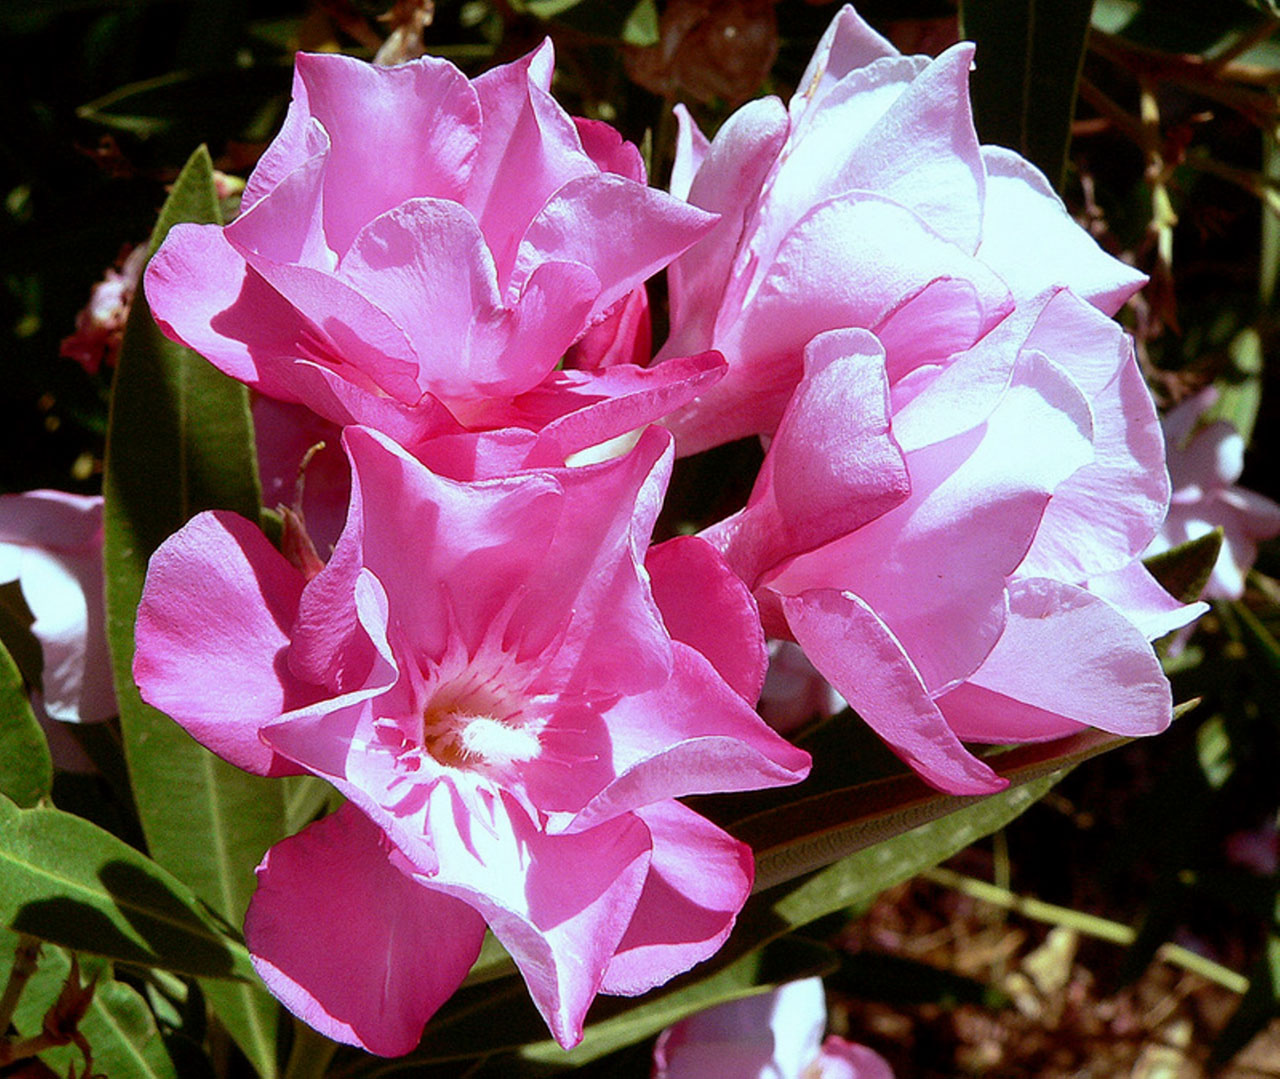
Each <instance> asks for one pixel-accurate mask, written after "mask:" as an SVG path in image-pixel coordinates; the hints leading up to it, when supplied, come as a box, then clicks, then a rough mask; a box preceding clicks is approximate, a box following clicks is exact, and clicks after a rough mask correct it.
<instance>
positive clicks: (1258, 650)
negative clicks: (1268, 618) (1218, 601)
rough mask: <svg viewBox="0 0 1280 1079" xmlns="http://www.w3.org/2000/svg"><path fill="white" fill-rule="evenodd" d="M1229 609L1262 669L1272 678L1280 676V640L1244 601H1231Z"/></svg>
mask: <svg viewBox="0 0 1280 1079" xmlns="http://www.w3.org/2000/svg"><path fill="white" fill-rule="evenodd" d="M1231 610H1232V612H1233V613H1234V614H1235V616H1236V618H1237V619H1238V620H1239V623H1240V628H1241V629H1242V630H1243V631H1244V637H1245V641H1246V644H1248V645H1249V650H1250V652H1252V653H1253V654H1254V655H1255V656H1257V657H1258V658H1260V659H1261V660H1262V665H1263V667H1264V669H1266V670H1268V671H1270V673H1271V675H1272V677H1273V678H1275V677H1277V676H1280V641H1277V640H1276V639H1275V637H1274V636H1273V635H1272V633H1271V631H1270V630H1269V629H1267V627H1266V626H1265V625H1263V623H1262V620H1261V619H1260V618H1259V617H1258V616H1257V615H1256V614H1254V613H1253V611H1252V610H1250V609H1249V607H1247V606H1246V605H1245V604H1244V603H1241V602H1240V601H1239V600H1234V601H1232V603H1231Z"/></svg>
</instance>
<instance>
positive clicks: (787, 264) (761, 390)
mask: <svg viewBox="0 0 1280 1079" xmlns="http://www.w3.org/2000/svg"><path fill="white" fill-rule="evenodd" d="M972 58H973V47H972V45H968V44H961V45H956V46H954V47H952V48H950V49H948V50H947V51H946V52H944V53H943V54H942V55H941V56H939V57H938V58H937V59H936V60H931V59H929V58H928V57H919V56H902V55H900V54H899V53H898V51H897V50H896V49H895V48H894V47H893V46H892V45H890V44H889V43H888V42H887V41H885V40H884V39H883V38H882V37H880V36H879V35H878V34H876V33H875V32H874V31H873V30H872V29H871V28H870V27H868V26H867V25H866V24H865V23H864V22H863V21H862V20H861V19H860V18H859V17H858V15H857V14H856V13H855V12H854V11H853V9H852V8H850V7H845V8H844V9H843V10H842V11H841V12H840V13H839V14H838V15H837V16H836V18H835V20H834V21H833V22H832V23H831V26H830V28H829V29H828V30H827V33H826V35H825V36H824V37H823V39H822V41H821V43H820V44H819V45H818V48H817V51H816V52H815V54H814V56H813V59H812V60H811V61H810V64H809V67H808V69H807V70H806V71H805V73H804V75H803V77H802V78H801V81H800V88H799V90H798V91H797V93H796V94H795V95H794V96H793V97H792V99H791V102H790V105H789V106H786V105H784V104H783V103H782V102H781V101H779V100H778V99H777V98H772V97H771V98H765V99H762V100H758V101H754V102H751V103H750V104H748V105H746V106H744V107H743V108H741V109H739V110H738V111H737V112H736V113H734V114H733V116H731V117H730V118H729V120H728V121H727V122H726V123H725V124H724V126H723V127H721V128H720V130H719V131H718V132H717V134H716V137H715V139H714V140H713V141H712V142H710V143H708V142H707V140H706V139H705V138H704V137H703V136H702V135H701V133H700V132H699V131H698V130H697V128H696V126H695V125H694V123H693V121H692V120H691V119H690V117H689V116H688V114H687V113H685V112H684V111H683V110H679V118H680V135H679V141H678V144H677V153H676V162H675V167H674V170H673V173H672V180H671V190H672V192H673V193H674V194H677V195H680V196H682V197H684V198H687V199H688V200H689V202H690V203H692V204H693V205H695V206H700V207H702V208H703V209H706V210H710V211H714V212H716V213H719V214H720V215H721V217H720V220H719V221H718V222H717V223H716V225H715V226H714V228H713V229H712V230H711V232H710V233H708V235H707V236H706V237H705V238H704V239H702V240H701V241H699V243H697V244H696V245H695V246H694V247H692V248H691V249H690V250H689V251H688V252H686V253H685V254H684V255H683V256H681V257H680V258H679V259H678V260H676V262H674V263H673V264H672V266H671V267H670V270H669V280H670V296H671V336H670V338H669V339H668V340H667V342H666V344H665V345H664V346H663V348H662V350H661V352H660V353H659V355H658V358H659V359H660V360H663V359H666V358H667V357H678V356H686V355H689V354H691V353H694V352H701V351H703V350H705V349H717V350H719V351H720V352H722V353H723V354H724V356H725V358H726V360H727V361H728V364H729V369H728V372H727V374H726V375H725V377H724V378H723V379H722V380H721V381H720V382H718V383H717V384H716V385H714V386H713V387H711V388H709V389H707V390H704V391H703V392H702V393H701V394H700V396H699V397H698V398H697V399H696V400H695V401H693V402H691V403H690V404H688V405H686V406H684V407H683V408H681V409H679V410H677V411H676V412H675V413H674V415H672V416H671V417H669V418H668V419H667V420H666V421H664V422H666V424H667V426H669V427H670V428H671V429H672V430H673V431H674V432H675V434H676V446H677V452H678V453H680V454H690V453H695V452H697V451H699V450H703V449H706V448H708V447H710V446H714V445H717V444H719V443H722V442H727V441H730V440H732V439H735V438H742V437H744V436H747V435H753V434H766V435H767V434H770V433H772V432H773V430H774V429H775V428H776V426H777V424H778V421H779V419H780V417H781V416H782V412H783V409H784V408H785V407H786V403H787V400H788V398H789V397H790V395H791V392H792V391H793V390H794V389H795V387H796V385H797V383H798V382H799V381H800V379H801V376H802V374H803V362H802V355H803V352H804V347H805V345H806V344H808V342H809V341H810V340H811V339H812V338H813V337H814V336H815V335H817V334H819V333H822V332H824V331H827V330H834V329H842V328H847V327H859V328H862V329H867V330H871V331H873V332H874V333H875V334H876V335H877V336H878V337H879V338H880V339H881V340H882V341H884V343H885V345H886V347H888V348H890V349H892V347H893V346H894V344H895V343H896V342H898V341H899V340H910V341H911V342H912V343H913V345H914V346H915V347H916V349H917V351H922V352H924V353H925V355H924V356H923V357H922V362H930V363H937V362H941V361H944V360H945V359H946V358H947V357H948V356H950V355H952V354H953V353H956V352H959V351H963V350H965V349H967V348H971V347H972V346H973V345H975V344H976V343H977V342H978V341H979V340H981V338H982V337H983V336H984V335H985V334H987V333H989V332H990V331H991V330H992V329H993V328H994V327H995V326H996V325H997V324H998V323H999V322H1000V321H1001V320H1002V319H1004V318H1005V317H1007V316H1008V314H1009V313H1010V311H1012V310H1013V309H1014V308H1015V306H1017V305H1019V304H1021V303H1024V302H1026V301H1029V300H1031V299H1032V298H1034V297H1035V296H1037V295H1038V294H1040V293H1042V292H1043V291H1044V290H1045V289H1046V288H1048V287H1051V286H1055V285H1068V286H1070V287H1071V288H1072V290H1073V291H1074V292H1075V293H1076V294H1077V295H1078V296H1080V297H1082V298H1084V299H1086V300H1088V301H1089V302H1090V303H1092V304H1094V305H1095V306H1097V307H1098V308H1100V309H1101V310H1102V311H1103V312H1105V313H1107V314H1112V313H1114V312H1115V311H1116V310H1117V309H1118V308H1119V307H1120V306H1121V304H1122V303H1123V302H1124V301H1125V299H1126V298H1127V297H1128V296H1130V295H1131V294H1132V293H1133V292H1135V291H1136V290H1137V289H1138V288H1139V287H1140V286H1141V284H1142V281H1143V277H1142V275H1141V274H1139V273H1137V272H1136V271H1134V270H1133V269H1132V268H1131V267H1129V266H1126V265H1124V264H1122V263H1120V262H1118V261H1116V260H1115V259H1113V258H1111V257H1109V256H1107V255H1105V254H1104V253H1103V252H1102V251H1101V250H1100V249H1099V248H1098V246H1097V245H1096V243H1095V242H1094V241H1093V240H1092V239H1091V238H1090V237H1089V235H1088V234H1087V233H1086V232H1085V231H1084V230H1083V229H1081V228H1079V227H1078V226H1077V225H1076V224H1075V223H1074V222H1073V221H1072V220H1071V218H1070V217H1069V216H1068V214H1067V212H1066V210H1065V209H1064V207H1063V205H1062V203H1061V201H1060V200H1059V199H1058V197H1057V196H1056V195H1055V194H1054V193H1053V190H1052V188H1051V187H1050V186H1049V184H1048V183H1047V181H1046V180H1045V178H1044V177H1043V176H1042V175H1041V174H1040V173H1039V172H1038V171H1037V170H1036V169H1035V168H1033V167H1032V166H1031V165H1030V164H1028V163H1027V162H1026V161H1024V160H1023V159H1022V158H1021V157H1019V156H1018V155H1017V154H1014V153H1012V152H1011V151H1008V150H1005V149H1002V148H999V147H992V146H979V144H978V139H977V136H976V134H975V132H974V128H973V120H972V116H971V114H970V107H969V87H968V78H969V69H970V65H971V63H972Z"/></svg>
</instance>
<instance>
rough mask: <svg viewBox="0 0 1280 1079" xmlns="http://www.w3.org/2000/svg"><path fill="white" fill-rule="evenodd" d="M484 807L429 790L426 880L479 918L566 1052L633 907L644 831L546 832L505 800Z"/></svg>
mask: <svg viewBox="0 0 1280 1079" xmlns="http://www.w3.org/2000/svg"><path fill="white" fill-rule="evenodd" d="M488 805H489V807H490V808H489V809H488V810H487V811H486V809H484V808H483V807H481V806H478V805H475V804H473V805H471V806H470V807H468V806H465V805H463V804H462V803H461V801H460V795H458V794H457V792H455V791H454V790H453V788H452V786H451V785H450V784H449V783H440V784H438V785H437V786H436V787H435V788H434V789H433V790H432V792H431V795H430V802H429V806H428V809H427V819H428V821H429V822H430V829H431V841H432V843H433V844H434V846H435V849H436V851H437V853H438V854H439V859H440V868H439V871H438V873H436V874H435V875H433V876H432V877H431V878H430V879H429V881H428V883H430V885H431V887H432V888H433V889H434V890H438V891H440V892H443V893H444V894H446V895H452V896H455V897H457V898H459V899H461V900H463V901H464V902H466V903H467V904H469V905H470V906H472V907H474V908H475V909H476V910H477V911H479V912H480V913H481V914H482V915H483V916H484V919H485V921H486V922H488V923H489V928H490V929H492V930H493V932H494V935H495V936H496V937H497V938H498V939H499V940H500V941H501V942H502V944H503V946H504V947H505V948H506V949H507V951H508V952H509V953H510V954H511V957H512V958H513V959H514V960H515V961H516V965H517V966H518V967H519V968H520V973H521V974H522V975H524V979H525V982H526V984H527V985H528V987H529V992H530V994H531V995H532V996H533V1001H534V1003H535V1004H536V1005H537V1007H538V1010H539V1012H541V1013H542V1016H543V1018H544V1019H545V1020H546V1021H547V1025H548V1026H549V1027H550V1028H551V1033H552V1034H553V1035H554V1036H555V1038H556V1040H557V1041H558V1042H559V1043H560V1044H561V1045H562V1046H564V1047H565V1048H566V1049H568V1048H572V1047H573V1046H574V1045H576V1044H577V1043H578V1042H579V1041H580V1040H581V1038H582V1024H583V1020H584V1017H585V1015H586V1011H587V1008H588V1006H589V1005H590V1004H591V1001H592V1000H593V999H594V998H595V994H596V992H597V991H598V990H599V988H600V984H601V981H602V980H603V978H604V973H605V970H606V968H607V967H608V965H609V961H610V959H611V958H612V956H613V954H614V952H615V951H616V950H617V948H618V945H619V942H620V941H621V940H622V939H623V935H624V934H625V932H626V930H627V926H628V925H629V924H630V922H631V918H632V915H633V914H634V912H635V909H636V904H637V903H638V902H639V899H640V894H641V890H642V887H643V885H644V881H645V878H646V877H647V876H648V871H649V860H650V853H649V852H650V847H651V842H652V841H651V839H650V836H649V830H648V829H647V828H646V827H645V826H644V824H643V823H642V822H641V821H640V820H639V819H638V818H636V817H634V816H630V815H627V816H622V817H618V818H616V819H614V820H612V821H608V822H606V823H604V824H601V825H599V826H597V827H595V828H592V829H591V830H590V831H587V832H582V833H580V834H577V835H557V836H548V835H546V834H545V833H543V832H540V831H538V830H537V829H536V828H535V827H534V826H533V824H532V823H531V822H530V821H529V820H528V818H527V817H526V816H525V814H524V812H523V810H521V809H520V808H519V807H517V806H514V805H513V804H512V803H511V802H510V800H509V799H508V798H506V797H505V796H499V798H498V799H496V800H492V801H490V802H489V803H488ZM478 813H485V814H486V815H485V817H484V818H483V820H482V819H481V818H480V817H479V816H477V814H478Z"/></svg>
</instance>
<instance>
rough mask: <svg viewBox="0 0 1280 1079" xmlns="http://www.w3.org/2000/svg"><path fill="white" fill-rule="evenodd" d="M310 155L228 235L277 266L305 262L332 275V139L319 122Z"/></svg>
mask: <svg viewBox="0 0 1280 1079" xmlns="http://www.w3.org/2000/svg"><path fill="white" fill-rule="evenodd" d="M307 134H308V136H309V138H308V140H307V146H306V151H307V156H306V157H305V158H304V160H302V161H301V162H299V163H298V165H297V166H296V167H295V168H294V169H293V170H292V171H291V172H289V173H287V174H285V175H284V176H281V177H280V178H279V179H278V180H277V181H276V183H275V185H274V186H273V187H272V189H271V191H270V192H269V194H270V196H271V197H270V198H262V199H259V200H258V201H256V202H254V203H252V204H251V205H249V206H248V208H247V209H246V210H244V211H243V212H242V213H241V214H240V216H239V217H237V218H236V219H235V220H234V221H233V222H232V223H231V224H230V225H228V226H227V227H226V228H225V229H224V230H223V235H224V236H225V237H226V239H227V242H228V243H230V244H231V246H232V247H234V248H235V249H236V250H237V251H239V252H241V253H242V254H244V255H245V257H246V258H249V256H250V253H252V254H254V255H258V256H261V257H262V258H266V259H271V260H274V261H276V262H300V263H303V264H304V265H307V266H314V267H315V268H317V269H323V270H331V269H332V268H333V267H334V265H335V264H336V262H337V256H336V255H335V254H334V252H333V250H332V249H331V248H330V247H329V243H328V240H327V239H326V237H325V234H324V177H325V168H326V165H327V159H328V153H329V137H328V135H327V134H326V133H325V131H324V129H323V128H321V127H320V126H318V125H317V124H316V123H315V122H314V121H312V123H311V124H310V125H309V126H308V127H307Z"/></svg>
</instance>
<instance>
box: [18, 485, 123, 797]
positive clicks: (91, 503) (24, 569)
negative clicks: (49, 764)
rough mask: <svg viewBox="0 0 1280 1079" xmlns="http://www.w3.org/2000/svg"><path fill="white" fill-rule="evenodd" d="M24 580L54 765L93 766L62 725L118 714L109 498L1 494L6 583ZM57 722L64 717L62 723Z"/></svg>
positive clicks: (41, 711)
mask: <svg viewBox="0 0 1280 1079" xmlns="http://www.w3.org/2000/svg"><path fill="white" fill-rule="evenodd" d="M8 581H17V582H18V584H19V586H20V587H21V589H22V598H23V600H24V601H25V602H26V604H27V608H28V609H29V610H30V612H31V613H32V615H34V616H35V621H34V622H33V623H32V625H31V632H32V633H33V634H34V636H35V638H36V640H37V642H39V645H40V653H41V658H42V661H43V664H42V669H41V675H40V683H41V685H40V689H39V690H34V691H33V692H32V694H31V703H32V707H33V709H34V711H35V714H36V718H37V719H39V720H40V724H41V726H42V727H43V728H44V731H45V736H46V738H47V739H48V741H49V749H50V750H51V752H52V754H53V760H54V763H55V764H56V765H57V766H58V767H59V768H63V769H66V770H69V771H75V772H85V771H91V770H92V767H93V766H92V763H91V762H90V761H89V758H88V757H87V756H86V755H85V753H84V751H83V750H82V749H81V748H80V746H79V743H77V742H76V741H75V739H74V738H72V737H71V736H70V735H69V734H68V733H67V732H66V731H65V730H63V729H62V728H61V726H60V723H100V722H102V721H103V720H105V719H110V718H111V717H112V716H114V715H115V714H116V696H115V689H114V687H113V683H112V676H111V656H110V654H109V653H108V651H107V635H106V612H105V608H104V606H103V594H102V499H101V498H100V497H98V496H89V495H73V494H67V493H66V492H64V491H27V492H25V493H23V494H15V495H0V583H4V582H8ZM55 721H57V722H55Z"/></svg>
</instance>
